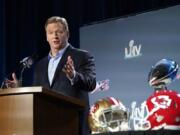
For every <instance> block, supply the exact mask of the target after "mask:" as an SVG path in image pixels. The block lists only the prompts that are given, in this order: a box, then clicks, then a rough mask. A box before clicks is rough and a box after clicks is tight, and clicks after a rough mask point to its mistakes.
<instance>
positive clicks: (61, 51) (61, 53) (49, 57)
mask: <svg viewBox="0 0 180 135" xmlns="http://www.w3.org/2000/svg"><path fill="white" fill-rule="evenodd" d="M68 46H69V43H67V45H66V46H65V47H64V48H63V49H61V50H59V52H58V53H57V55H56V56H55V57H54V56H52V54H51V51H50V52H49V55H48V59H51V58H54V59H58V58H59V57H61V56H62V55H63V53H64V52H65V50H66V49H67V47H68Z"/></svg>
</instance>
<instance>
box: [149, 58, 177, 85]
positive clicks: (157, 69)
mask: <svg viewBox="0 0 180 135" xmlns="http://www.w3.org/2000/svg"><path fill="white" fill-rule="evenodd" d="M177 72H178V64H177V63H176V62H175V61H173V60H170V59H162V60H160V61H158V62H157V63H156V64H155V65H154V66H153V67H152V68H151V71H150V73H149V76H148V82H149V85H150V86H160V85H164V86H166V85H167V84H169V83H171V82H172V81H173V80H174V79H175V77H176V74H177Z"/></svg>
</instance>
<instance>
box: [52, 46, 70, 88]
mask: <svg viewBox="0 0 180 135" xmlns="http://www.w3.org/2000/svg"><path fill="white" fill-rule="evenodd" d="M71 49H72V46H71V45H69V46H68V48H67V49H66V50H65V52H64V54H63V55H62V58H61V60H60V61H59V63H58V66H57V68H56V71H55V74H54V77H53V81H52V85H51V87H53V85H54V82H55V80H56V79H57V77H58V75H59V74H60V73H62V72H63V71H62V68H63V66H64V65H65V64H66V61H67V57H68V55H69V54H70V53H69V52H70V51H71Z"/></svg>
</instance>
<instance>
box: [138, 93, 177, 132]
mask: <svg viewBox="0 0 180 135" xmlns="http://www.w3.org/2000/svg"><path fill="white" fill-rule="evenodd" d="M144 105H145V108H146V110H147V116H146V117H145V118H144V119H142V120H141V123H138V126H139V127H138V128H139V129H140V130H148V129H152V130H157V129H161V128H164V129H174V130H177V129H180V94H178V93H176V92H175V91H172V90H160V91H156V92H155V93H154V94H153V95H151V96H150V97H149V98H148V99H147V100H146V101H145V103H144ZM138 128H136V130H138Z"/></svg>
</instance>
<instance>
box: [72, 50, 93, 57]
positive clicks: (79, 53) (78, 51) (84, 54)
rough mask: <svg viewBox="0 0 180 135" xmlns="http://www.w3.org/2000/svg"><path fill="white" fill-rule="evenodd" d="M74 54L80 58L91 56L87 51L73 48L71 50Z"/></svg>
mask: <svg viewBox="0 0 180 135" xmlns="http://www.w3.org/2000/svg"><path fill="white" fill-rule="evenodd" d="M72 51H73V52H74V53H75V54H77V55H80V56H92V55H91V54H90V53H89V52H88V51H87V50H84V49H80V48H73V50H72Z"/></svg>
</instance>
